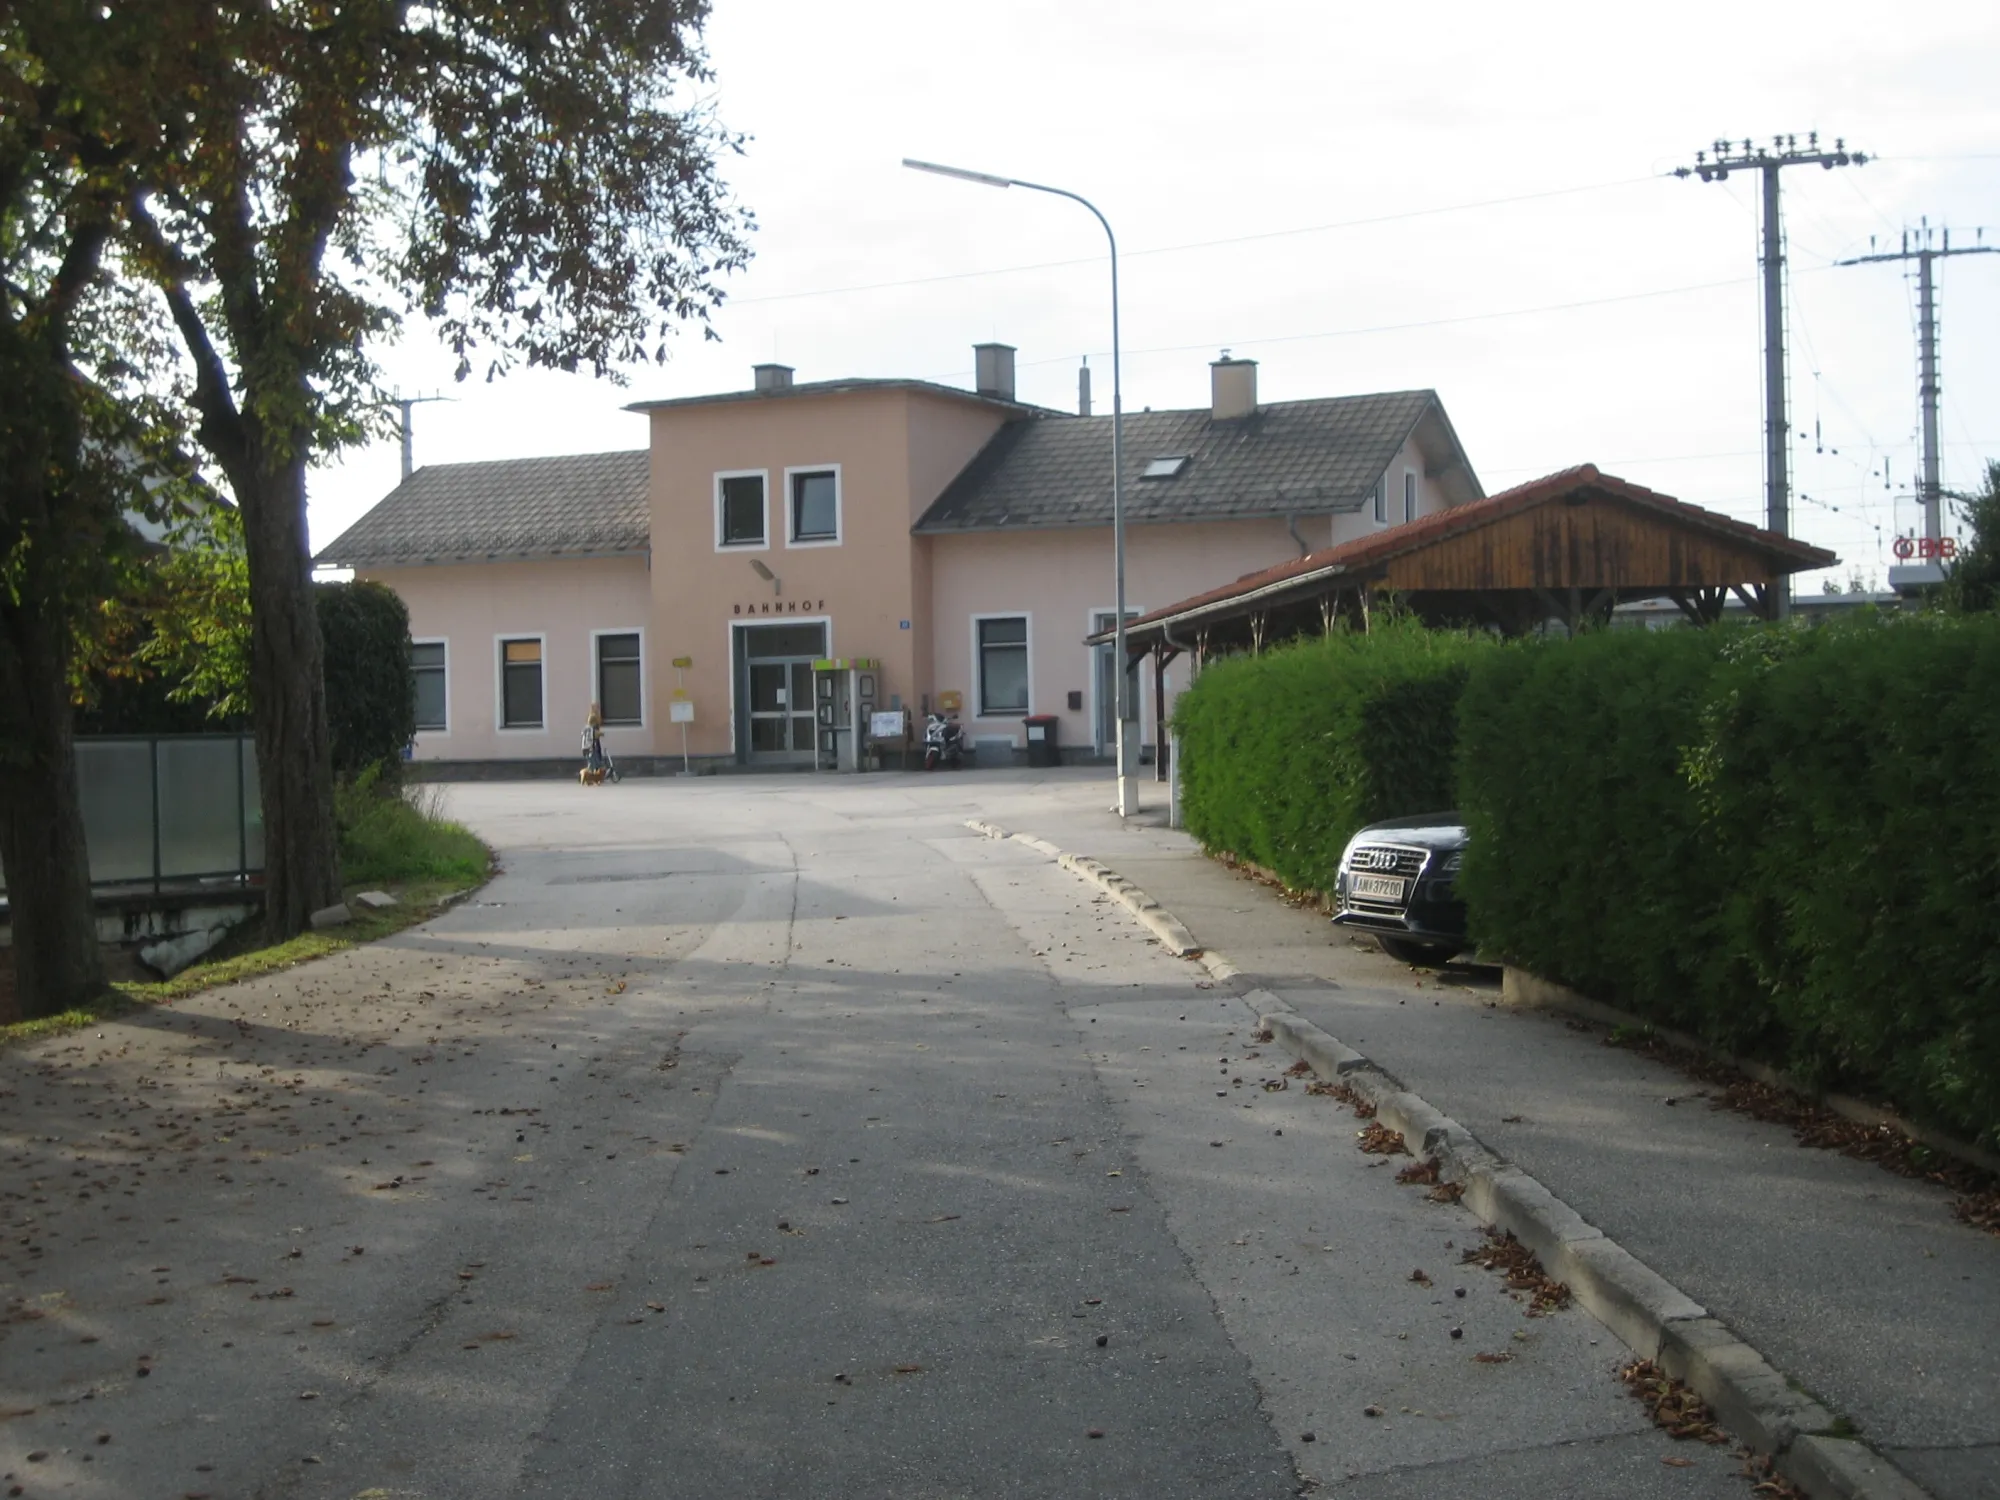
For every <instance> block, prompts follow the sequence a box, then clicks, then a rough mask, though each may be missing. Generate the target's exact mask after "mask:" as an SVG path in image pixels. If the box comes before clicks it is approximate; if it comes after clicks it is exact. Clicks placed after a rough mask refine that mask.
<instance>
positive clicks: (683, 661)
mask: <svg viewBox="0 0 2000 1500" xmlns="http://www.w3.org/2000/svg"><path fill="white" fill-rule="evenodd" d="M674 665H675V666H677V667H679V668H680V669H681V670H682V671H686V670H687V669H688V668H689V667H691V666H693V665H694V658H693V657H692V656H676V657H675V658H674Z"/></svg>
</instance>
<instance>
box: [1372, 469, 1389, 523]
mask: <svg viewBox="0 0 2000 1500" xmlns="http://www.w3.org/2000/svg"><path fill="white" fill-rule="evenodd" d="M1375 524H1376V525H1377V526H1387V525H1388V524H1389V476H1388V475H1387V474H1384V475H1383V476H1382V477H1381V478H1380V479H1378V480H1376V481H1375Z"/></svg>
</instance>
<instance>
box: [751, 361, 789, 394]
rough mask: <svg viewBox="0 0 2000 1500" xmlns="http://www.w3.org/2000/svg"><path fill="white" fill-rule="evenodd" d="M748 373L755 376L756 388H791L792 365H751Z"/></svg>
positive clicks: (772, 389) (785, 389)
mask: <svg viewBox="0 0 2000 1500" xmlns="http://www.w3.org/2000/svg"><path fill="white" fill-rule="evenodd" d="M750 373H751V374H752V375H753V376H754V377H756V381H757V389H758V390H759V391H763V392H766V393H769V392H771V391H789V390H790V389H791V388H792V367H791V366H790V365H752V366H751V367H750Z"/></svg>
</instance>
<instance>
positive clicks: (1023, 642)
mask: <svg viewBox="0 0 2000 1500" xmlns="http://www.w3.org/2000/svg"><path fill="white" fill-rule="evenodd" d="M973 629H974V630H975V631H977V633H978V641H979V713H980V716H981V717H982V718H985V717H998V716H1000V715H1005V714H1025V713H1027V711H1028V617H1027V616H1026V615H1000V616H995V617H993V618H990V619H983V620H975V621H974V622H973Z"/></svg>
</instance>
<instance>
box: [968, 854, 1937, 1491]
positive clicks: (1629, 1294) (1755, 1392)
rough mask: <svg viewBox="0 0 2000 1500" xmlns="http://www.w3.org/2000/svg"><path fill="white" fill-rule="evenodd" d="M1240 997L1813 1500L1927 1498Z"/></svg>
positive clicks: (1161, 932)
mask: <svg viewBox="0 0 2000 1500" xmlns="http://www.w3.org/2000/svg"><path fill="white" fill-rule="evenodd" d="M965 826H966V827H967V828H970V829H972V830H973V831H974V832H976V833H981V834H984V835H985V836H986V837H987V838H990V839H1012V840H1013V841H1014V842H1016V843H1020V844H1026V845H1027V846H1028V847H1029V848H1031V849H1034V850H1036V851H1037V852H1038V853H1041V854H1044V855H1047V856H1048V857H1049V858H1051V859H1053V860H1055V861H1056V862H1057V863H1058V864H1060V865H1061V866H1062V867H1063V868H1064V869H1066V870H1071V871H1074V872H1075V873H1076V874H1078V875H1081V876H1082V877H1083V878H1084V879H1085V880H1088V881H1089V882H1090V883H1091V884H1093V885H1095V886H1097V887H1098V888H1099V889H1100V890H1102V891H1104V892H1105V894H1106V895H1108V896H1110V897H1111V898H1112V899H1113V900H1115V901H1117V902H1118V903H1119V904H1120V905H1121V906H1124V907H1125V908H1126V909H1127V910H1128V911H1130V912H1131V913H1132V914H1133V915H1134V916H1135V917H1137V918H1138V919H1139V921H1140V922H1141V923H1143V924H1144V925H1145V926H1146V928H1147V929H1148V930H1149V931H1151V932H1152V933H1154V935H1155V936H1157V937H1158V938H1159V939H1160V941H1161V942H1162V943H1163V944H1165V945H1166V947H1167V950H1168V951H1169V952H1170V953H1173V954H1175V955H1176V956H1177V957H1182V958H1194V959H1198V960H1199V961H1200V962H1201V964H1202V966H1203V967H1204V968H1206V969H1207V970H1208V972H1209V973H1210V974H1211V975H1213V976H1214V977H1215V978H1216V979H1217V980H1219V981H1224V982H1226V981H1228V980H1231V979H1234V978H1236V977H1237V976H1238V975H1239V974H1240V973H1241V970H1239V969H1238V968H1237V967H1236V965H1235V964H1233V963H1231V962H1230V961H1229V960H1228V959H1226V958H1224V957H1223V956H1222V955H1221V954H1219V953H1212V952H1209V951H1207V950H1205V949H1203V948H1202V946H1201V945H1200V944H1199V943H1198V942H1196V941H1195V937H1194V934H1193V933H1191V932H1189V931H1188V930H1187V928H1186V927H1185V926H1184V925H1182V923H1181V922H1180V920H1179V919H1178V918H1176V917H1175V916H1174V915H1173V914H1172V913H1171V912H1169V911H1167V910H1166V909H1165V908H1164V907H1162V906H1161V905H1160V904H1159V903H1158V902H1157V901H1155V900H1153V899H1152V897H1150V896H1148V895H1147V894H1146V893H1145V892H1144V891H1142V890H1140V889H1139V888H1138V887H1137V886H1135V885H1133V884H1132V883H1131V882H1130V881H1129V880H1126V879H1125V878H1124V877H1123V876H1121V875H1119V874H1118V872H1117V871H1115V870H1113V869H1110V868H1109V867H1108V866H1106V865H1104V864H1101V863H1099V862H1098V861H1097V860H1094V859H1086V858H1083V857H1081V856H1079V855H1074V854H1069V853H1065V852H1064V851H1063V850H1061V849H1058V848H1057V847H1056V846H1055V845H1054V844H1051V843H1049V842H1048V840H1046V839H1039V838H1035V837H1033V836H1031V835H1029V834H1022V833H1009V832H1008V831H1007V830H1006V829H1004V828H1001V827H999V826H998V825H997V824H993V823H988V822H984V821H983V820H981V819H978V818H969V819H967V820H966V824H965ZM1244 998H1245V999H1246V1000H1248V1001H1249V1002H1251V1003H1252V1004H1253V1005H1255V1006H1256V1007H1257V1009H1258V1012H1259V1014H1260V1016H1261V1021H1260V1024H1261V1025H1262V1026H1263V1028H1264V1029H1265V1030H1266V1031H1268V1032H1270V1033H1271V1038H1272V1040H1273V1041H1274V1042H1276V1043H1277V1044H1278V1045H1279V1046H1281V1047H1283V1048H1284V1049H1285V1050H1286V1051H1287V1052H1289V1053H1291V1054H1292V1055H1293V1056H1294V1057H1297V1058H1301V1059H1303V1060H1304V1061H1305V1062H1306V1063H1307V1064H1308V1065H1309V1066H1310V1067H1311V1068H1312V1070H1313V1071H1314V1072H1315V1073H1317V1074H1319V1075H1320V1077H1322V1078H1325V1079H1328V1080H1337V1081H1339V1082H1342V1083H1345V1084H1347V1085H1348V1086H1349V1087H1350V1088H1352V1089H1353V1090H1354V1091H1355V1093H1357V1094H1359V1095H1360V1096H1361V1097H1362V1098H1364V1099H1366V1100H1367V1101H1368V1102H1369V1103H1370V1104H1372V1105H1374V1106H1375V1118H1376V1119H1377V1120H1379V1121H1380V1122H1381V1123H1382V1124H1383V1125H1385V1126H1387V1127H1388V1128H1389V1129H1391V1130H1393V1131H1395V1132H1396V1133H1397V1134H1398V1135H1400V1136H1402V1137H1403V1141H1404V1144H1405V1145H1407V1146H1408V1147H1409V1148H1410V1150H1411V1151H1412V1153H1413V1154H1417V1155H1421V1156H1427V1157H1430V1158H1432V1159H1433V1160H1435V1161H1436V1162H1437V1164H1438V1175H1439V1177H1440V1178H1442V1179H1443V1180H1444V1181H1446V1182H1455V1183H1457V1184H1459V1185H1460V1186H1461V1187H1462V1188H1463V1190H1464V1196H1463V1197H1462V1198H1461V1200H1460V1201H1461V1202H1463V1203H1464V1204H1465V1206H1466V1207H1467V1208H1469V1209H1471V1210H1472V1212H1473V1213H1474V1214H1475V1215H1477V1216H1478V1218H1479V1219H1480V1220H1481V1221H1482V1222H1484V1223H1487V1224H1490V1225H1492V1226H1493V1227H1494V1228H1496V1229H1503V1230H1509V1231H1511V1232H1512V1233H1513V1235H1514V1237H1515V1238H1516V1239H1518V1240H1519V1241H1520V1242H1521V1243H1522V1244H1524V1245H1526V1246H1527V1247H1528V1248H1529V1249H1530V1250H1532V1251H1534V1253H1535V1254H1536V1256H1538V1257H1539V1258H1540V1260H1541V1262H1542V1266H1543V1268H1544V1269H1545V1270H1547V1272H1548V1273H1549V1274H1550V1275H1551V1276H1553V1277H1555V1278H1556V1280H1558V1281H1562V1282H1566V1283H1568V1285H1569V1289H1570V1292H1571V1294H1572V1295H1573V1296H1575V1298H1576V1300H1577V1301H1578V1303H1580V1304H1581V1305H1582V1306H1583V1308H1584V1310H1585V1311H1586V1312H1588V1313H1590V1315H1591V1316H1592V1317H1594V1318H1596V1319H1597V1320H1598V1322H1600V1323H1602V1324H1603V1325H1604V1326H1605V1327H1607V1328H1609V1329H1610V1330H1611V1331H1612V1332H1613V1333H1615V1334H1617V1335H1618V1337H1619V1338H1621V1339H1623V1340H1624V1341H1625V1342H1626V1344H1628V1345H1630V1346H1631V1348H1632V1350H1633V1352H1634V1353H1636V1354H1638V1355H1639V1356H1640V1357H1641V1358H1642V1359H1650V1360H1653V1361H1655V1362H1656V1363H1657V1364H1658V1365H1659V1366H1660V1368H1661V1369H1662V1370H1664V1371H1665V1372H1666V1373H1667V1374H1668V1375H1671V1376H1672V1377H1673V1378H1674V1379H1676V1380H1682V1381H1685V1382H1686V1383H1687V1384H1688V1386H1689V1387H1691V1388H1692V1389H1693V1390H1694V1392H1695V1394H1697V1395H1698V1396H1700V1397H1701V1398H1702V1400H1704V1401H1706V1402H1707V1403H1708V1404H1709V1406H1710V1407H1711V1408H1712V1409H1713V1410H1714V1412H1715V1415H1716V1418H1717V1420H1718V1421H1719V1422H1720V1423H1721V1424H1722V1426H1723V1427H1725V1428H1726V1429H1728V1430H1729V1431H1730V1432H1731V1433H1733V1434H1735V1436H1736V1437H1737V1438H1739V1439H1741V1440H1742V1441H1743V1442H1746V1443H1748V1444H1749V1445H1750V1446H1751V1447H1752V1448H1754V1449H1756V1450H1757V1451H1758V1452H1760V1453H1768V1454H1770V1455H1771V1456H1772V1458H1773V1460H1774V1461H1775V1462H1776V1464H1777V1467H1778V1471H1779V1472H1780V1473H1782V1474H1783V1475H1785V1477H1786V1478H1788V1479H1790V1480H1792V1481H1793V1482H1794V1483H1795V1484H1797V1485H1799V1486H1800V1487H1801V1488H1803V1489H1805V1490H1806V1491H1807V1493H1808V1494H1810V1495H1812V1496H1813V1497H1814V1500H1931V1496H1930V1495H1929V1493H1928V1492H1927V1491H1926V1490H1924V1489H1923V1488H1922V1487H1921V1486H1919V1485H1917V1484H1916V1483H1914V1482H1913V1481H1912V1480H1911V1479H1910V1478H1909V1477H1908V1476H1907V1475H1905V1474H1904V1473H1903V1472H1902V1471H1901V1470H1899V1469H1897V1468H1896V1466H1895V1465H1894V1464H1892V1463H1891V1462H1890V1461H1889V1460H1888V1459H1886V1458H1884V1457H1883V1456H1882V1455H1881V1454H1879V1453H1877V1452H1875V1450H1874V1449H1872V1448H1870V1447H1869V1446H1868V1445H1867V1444H1866V1443H1863V1442H1861V1441H1859V1440H1857V1439H1854V1438H1847V1437H1839V1436H1835V1435H1834V1432H1835V1429H1836V1427H1837V1423H1838V1419H1837V1418H1836V1417H1835V1416H1834V1414H1833V1413H1832V1412H1830V1411H1828V1410H1827V1409H1826V1408H1825V1407H1824V1406H1822V1405H1820V1404H1819V1402H1817V1401H1815V1400H1813V1399H1812V1398H1811V1397H1810V1396H1807V1395H1805V1394H1804V1393H1803V1392H1801V1391H1799V1390H1796V1389H1795V1388H1794V1387H1793V1386H1792V1385H1791V1383H1790V1382H1788V1381H1787V1380H1786V1379H1785V1377H1784V1376H1783V1375H1781V1374H1780V1373H1779V1372H1778V1371H1777V1370H1775V1369H1773V1368H1772V1367H1771V1365H1770V1364H1769V1363H1767V1362H1766V1361H1765V1359H1764V1357H1763V1356H1762V1355H1761V1354H1759V1353H1758V1352H1757V1351H1756V1350H1755V1349H1753V1348H1751V1347H1750V1345H1748V1344H1746V1343H1745V1342H1743V1340H1741V1339H1739V1338H1738V1337H1737V1336H1736V1335H1735V1334H1734V1333H1732V1332H1731V1331H1730V1330H1729V1328H1728V1327H1726V1326H1725V1325H1724V1324H1723V1323H1722V1322H1721V1321H1719V1320H1718V1319H1716V1318H1712V1317H1710V1316H1709V1314H1708V1309H1707V1308H1705V1307H1703V1306H1702V1305H1701V1304H1700V1303H1698V1302H1696V1301H1695V1300H1694V1299H1693V1298H1691V1297H1689V1296H1688V1295H1687V1294H1686V1293H1684V1292H1682V1291H1681V1290H1680V1289H1679V1288H1678V1287H1676V1286H1674V1285H1673V1284H1672V1283H1671V1282H1669V1281H1668V1280H1666V1278H1664V1277H1663V1276H1660V1275H1659V1274H1658V1273H1657V1272H1655V1271H1653V1270H1652V1269H1651V1268H1650V1267H1648V1266H1646V1265H1645V1264H1644V1263H1643V1262H1641V1261H1640V1260H1639V1259H1638V1258H1637V1257H1635V1256H1633V1255H1632V1254H1630V1253H1629V1252H1628V1251H1627V1250H1625V1248H1624V1247H1623V1246H1621V1245H1619V1244H1618V1243H1617V1242H1616V1241H1615V1240H1612V1239H1610V1238H1609V1237H1608V1236H1606V1235H1605V1233H1604V1231H1603V1230H1601V1229H1599V1228H1598V1227H1597V1226H1596V1225H1594V1224H1591V1223H1588V1222H1587V1221H1585V1219H1584V1218H1583V1217H1582V1216H1581V1215H1580V1214H1578V1213H1577V1212H1576V1210H1575V1209H1573V1208H1571V1207H1570V1206H1569V1205H1568V1204H1567V1203H1565V1202H1563V1201H1562V1199H1560V1198H1558V1197H1557V1196H1556V1195H1555V1194H1554V1193H1551V1192H1550V1191H1549V1190H1548V1189H1547V1188H1545V1187H1543V1186H1542V1184H1541V1183H1540V1182H1538V1181H1536V1180H1535V1178H1533V1177H1532V1176H1530V1175H1529V1174H1528V1173H1526V1172H1523V1171H1522V1170H1521V1169H1520V1168H1519V1167H1517V1166H1515V1165H1514V1164H1513V1163H1511V1162H1509V1161H1508V1160H1506V1159H1505V1158H1504V1157H1502V1156H1500V1155H1499V1154H1498V1153H1497V1152H1494V1151H1492V1150H1490V1149H1489V1148H1488V1147H1486V1146H1485V1145H1484V1144H1483V1143H1482V1142H1481V1141H1480V1140H1479V1139H1478V1137H1476V1136H1475V1135H1473V1133H1472V1132H1471V1131H1469V1130H1467V1129H1466V1128H1465V1127H1464V1126H1463V1125H1461V1124H1459V1123H1458V1122H1457V1121H1456V1120H1454V1119H1452V1118H1451V1117H1450V1116H1449V1115H1446V1114H1444V1113H1442V1112H1440V1111H1439V1110H1437V1109H1434V1108H1433V1107H1432V1106H1431V1105H1430V1104H1429V1103H1428V1102H1426V1101H1425V1100H1424V1099H1423V1098H1421V1097H1419V1096H1418V1095H1416V1094H1413V1093H1411V1092H1409V1091H1408V1090H1407V1089H1405V1088H1404V1087H1403V1085H1402V1084H1401V1083H1400V1082H1399V1081H1398V1080H1397V1079H1396V1078H1394V1077H1392V1076H1391V1075H1390V1074H1389V1073H1388V1072H1387V1071H1385V1070H1384V1069H1382V1068H1380V1067H1378V1066H1377V1065H1376V1064H1375V1063H1374V1062H1372V1061H1371V1060H1370V1059H1368V1058H1367V1057H1365V1056H1363V1055H1362V1054H1361V1053H1359V1052H1357V1051H1355V1050H1354V1049H1353V1048H1352V1047H1349V1046H1347V1045H1346V1044H1345V1043H1343V1042H1342V1041H1341V1040H1340V1039H1339V1038H1338V1037H1336V1036H1333V1035H1332V1034H1331V1033H1329V1032H1326V1031H1323V1030H1321V1029H1320V1028H1319V1027H1318V1026H1315V1025H1314V1024H1313V1023H1312V1022H1310V1021H1308V1020H1306V1019H1305V1018H1304V1017H1303V1016H1301V1015H1299V1014H1298V1013H1297V1012H1296V1011H1294V1010H1293V1009H1292V1008H1291V1007H1290V1006H1289V1005H1287V1004H1286V1003H1285V1002H1284V1001H1283V1000H1282V999H1281V998H1280V997H1278V996H1277V995H1275V994H1273V993H1271V992H1270V991H1269V990H1262V989H1252V990H1250V991H1249V993H1248V994H1247V995H1245V996H1244Z"/></svg>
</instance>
